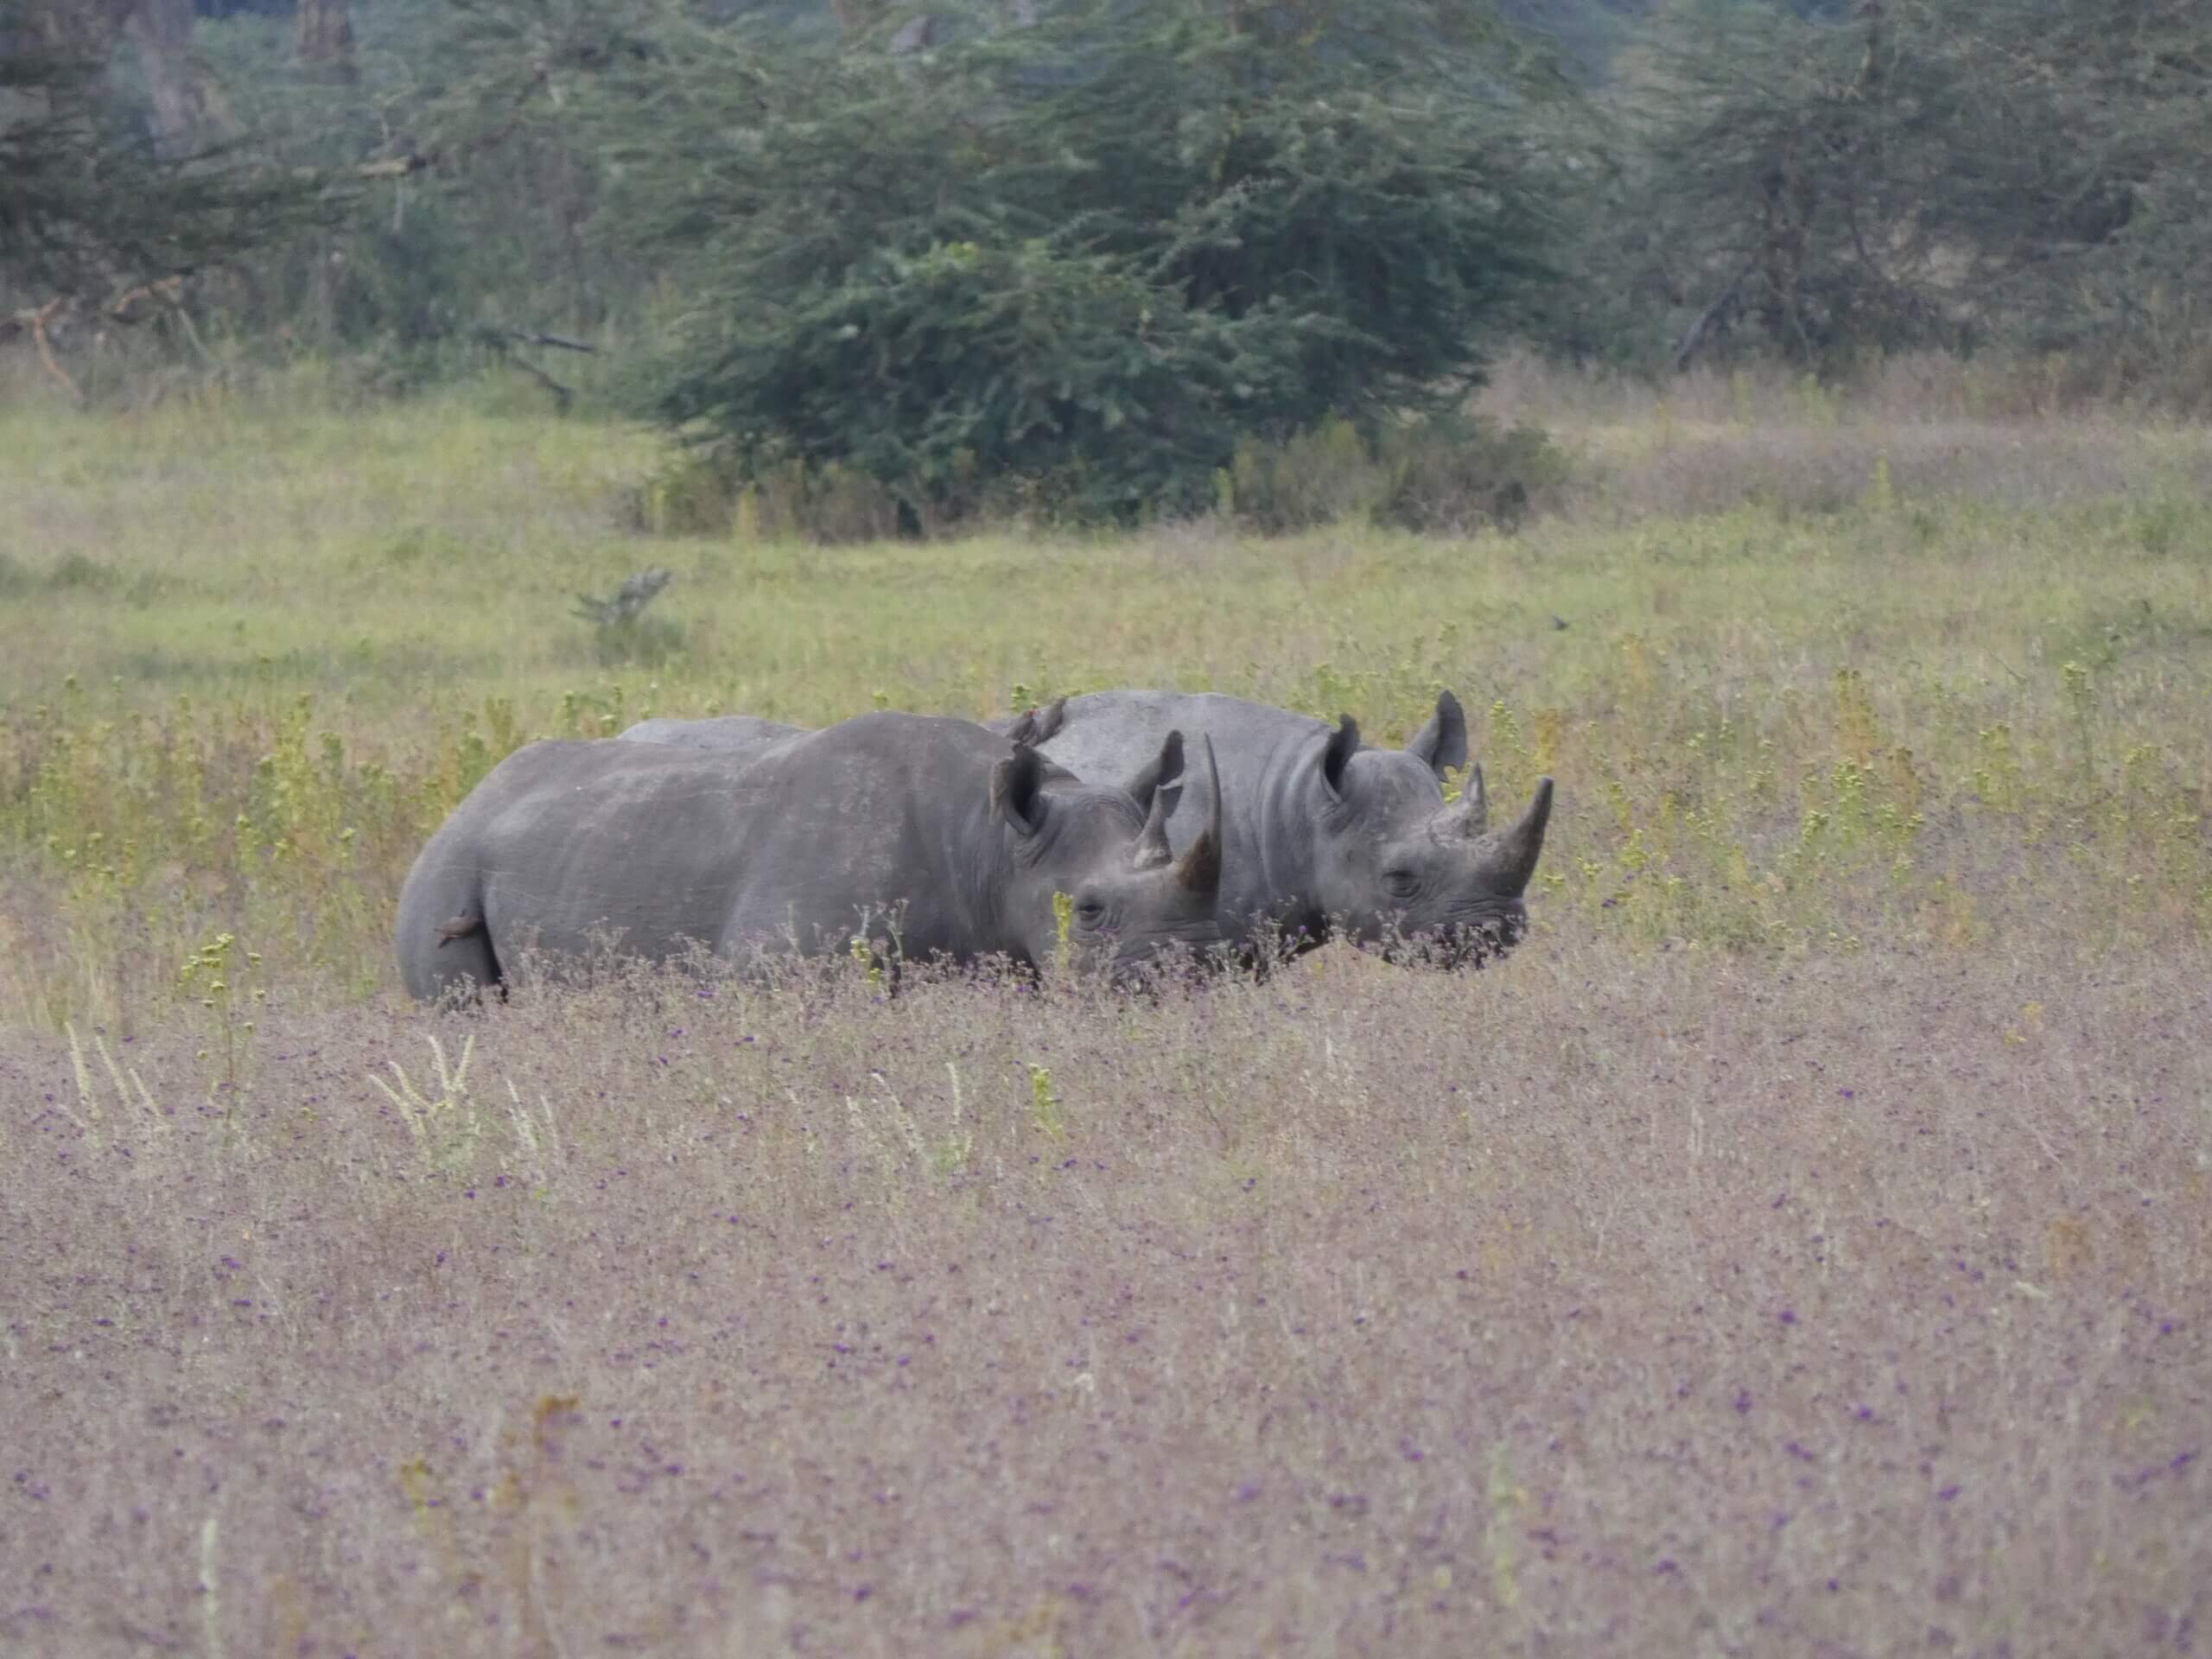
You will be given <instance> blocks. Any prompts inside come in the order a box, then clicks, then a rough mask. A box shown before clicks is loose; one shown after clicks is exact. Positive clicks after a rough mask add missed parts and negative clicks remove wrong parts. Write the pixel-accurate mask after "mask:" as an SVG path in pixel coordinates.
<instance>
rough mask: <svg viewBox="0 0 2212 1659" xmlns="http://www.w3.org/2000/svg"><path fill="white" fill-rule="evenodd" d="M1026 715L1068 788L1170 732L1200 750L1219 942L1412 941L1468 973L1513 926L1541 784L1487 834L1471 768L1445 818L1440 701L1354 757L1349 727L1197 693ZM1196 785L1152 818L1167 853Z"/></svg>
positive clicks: (1444, 708) (1086, 699) (1514, 934)
mask: <svg viewBox="0 0 2212 1659" xmlns="http://www.w3.org/2000/svg"><path fill="white" fill-rule="evenodd" d="M1041 712H1042V714H1043V716H1044V717H1043V718H1042V719H1041V720H1040V721H1037V722H1035V723H1034V724H1033V726H1032V727H1031V728H1029V729H1031V730H1033V731H1035V732H1036V734H1037V735H1036V741H1037V743H1038V746H1039V747H1041V748H1042V749H1043V750H1044V751H1045V753H1046V754H1048V755H1050V756H1051V757H1052V759H1053V760H1057V761H1058V762H1059V763H1060V764H1061V765H1062V766H1066V767H1068V768H1069V769H1071V771H1073V772H1076V773H1077V775H1078V776H1086V777H1089V776H1103V777H1119V776H1123V775H1126V774H1127V773H1128V772H1130V771H1132V770H1133V769H1134V768H1135V767H1136V766H1141V765H1142V764H1143V762H1144V760H1145V758H1146V756H1147V754H1148V753H1156V752H1157V751H1158V749H1159V747H1160V739H1161V737H1162V736H1163V735H1164V734H1166V732H1168V731H1170V730H1180V731H1182V732H1184V733H1185V734H1186V735H1187V736H1188V737H1189V738H1190V739H1191V740H1192V741H1197V740H1198V738H1199V737H1200V736H1201V735H1203V736H1205V737H1206V738H1208V739H1210V740H1211V742H1212V744H1213V747H1214V749H1215V751H1216V753H1217V754H1218V756H1219V757H1220V776H1221V786H1222V789H1223V791H1224V792H1225V794H1226V796H1227V800H1226V801H1225V803H1224V812H1223V817H1222V822H1223V829H1224V841H1223V854H1224V868H1225V872H1226V873H1225V874H1224V879H1223V883H1222V890H1221V925H1222V931H1223V932H1224V934H1225V935H1226V936H1227V937H1228V938H1229V939H1230V941H1231V942H1232V943H1235V944H1243V945H1249V944H1252V943H1253V942H1254V941H1255V939H1256V938H1258V937H1259V936H1260V935H1261V934H1262V933H1265V932H1268V931H1273V930H1279V931H1280V933H1281V937H1282V938H1283V940H1284V942H1285V943H1286V944H1288V945H1289V946H1290V947H1291V948H1294V949H1297V950H1306V949H1311V948H1312V947H1313V946H1314V945H1316V944H1319V943H1320V942H1321V941H1322V940H1323V939H1324V938H1327V937H1328V936H1329V934H1330V933H1331V932H1332V931H1336V930H1338V928H1341V929H1343V930H1344V931H1349V932H1350V933H1351V935H1352V936H1353V937H1354V938H1358V939H1360V940H1362V941H1364V942H1385V943H1388V942H1391V941H1394V940H1402V939H1406V938H1414V937H1421V936H1426V937H1427V939H1428V940H1429V941H1430V944H1431V949H1432V950H1435V951H1436V952H1437V953H1438V954H1439V955H1440V956H1442V957H1445V958H1446V959H1447V960H1450V959H1462V960H1475V961H1479V960H1480V959H1481V958H1482V957H1484V956H1487V955H1491V954H1494V953H1496V952H1497V951H1499V950H1503V949H1508V948H1510V947H1511V946H1512V945H1513V944H1516V943H1517V942H1518V941H1519V939H1520V938H1521V936H1522V933H1523V932H1524V931H1526V929H1527V925H1528V915H1527V911H1526V909H1525V907H1524V906H1523V901H1522V895H1523V894H1524V893H1526V891H1527V889H1528V885H1529V878H1530V877H1531V876H1532V875H1533V874H1535V868H1536V861H1537V857H1538V855H1540V854H1541V851H1542V849H1543V839H1544V829H1545V825H1546V823H1547V822H1548V819H1549V817H1550V814H1551V801H1552V780H1551V779H1548V778H1546V779H1542V780H1541V782H1540V783H1539V784H1538V785H1537V786H1536V794H1535V800H1534V802H1533V803H1532V804H1530V805H1529V809H1528V810H1527V811H1526V812H1525V813H1524V814H1523V815H1522V817H1521V818H1520V820H1519V821H1518V822H1517V823H1514V824H1512V825H1510V826H1509V827H1507V828H1506V829H1502V830H1497V831H1493V830H1491V828H1490V825H1489V822H1488V816H1487V802H1486V800H1485V799H1484V794H1483V788H1482V770H1481V768H1480V767H1477V768H1475V769H1474V770H1473V771H1472V772H1470V773H1469V774H1468V776H1467V779H1466V786H1465V791H1464V792H1463V796H1462V798H1461V799H1460V800H1459V801H1457V802H1454V803H1452V804H1448V805H1447V804H1446V802H1445V799H1444V792H1443V789H1442V787H1441V785H1440V778H1441V777H1442V775H1443V774H1444V772H1446V769H1447V768H1452V767H1457V766H1464V765H1465V763H1466V760H1467V736H1466V720H1465V716H1464V715H1463V714H1462V713H1461V711H1460V708H1459V700H1458V699H1457V698H1456V697H1454V696H1452V694H1451V693H1450V692H1448V691H1446V692H1445V693H1444V694H1443V695H1442V696H1440V697H1439V698H1438V699H1437V703H1436V710H1435V713H1434V714H1433V715H1432V716H1431V717H1430V719H1429V721H1428V722H1427V724H1426V725H1425V726H1423V727H1422V728H1421V731H1420V732H1419V733H1418V734H1416V735H1415V736H1414V740H1413V741H1412V742H1410V743H1409V744H1408V745H1407V746H1406V747H1405V748H1403V749H1371V748H1364V747H1361V746H1360V742H1359V730H1358V728H1357V726H1356V725H1354V724H1353V722H1352V721H1351V717H1350V716H1349V715H1347V716H1344V718H1343V719H1342V721H1341V722H1340V723H1339V725H1338V727H1336V728H1334V729H1333V730H1332V728H1330V727H1329V726H1328V725H1327V724H1326V723H1325V721H1319V720H1313V719H1309V718H1307V717H1306V715H1294V714H1292V713H1290V712H1288V711H1287V710H1286V709H1274V708H1270V707H1268V705H1266V704H1264V703H1256V702H1245V701H1243V699H1242V698H1237V697H1226V696H1214V695H1211V694H1185V693H1179V692H1166V691H1100V692H1094V693H1091V694H1090V695H1089V696H1078V697H1071V698H1070V699H1068V700H1067V702H1066V703H1065V707H1064V708H1063V707H1060V706H1058V705H1051V706H1049V707H1048V709H1046V710H1045V711H1041ZM1022 718H1023V719H1025V720H1027V719H1028V718H1029V717H1028V716H1023V717H1022ZM995 724H997V725H998V726H999V727H1000V728H1001V729H1008V730H1010V729H1013V728H1014V722H1012V721H999V722H995ZM1207 785H1208V780H1207V779H1204V778H1197V779H1192V780H1191V783H1190V785H1189V787H1188V788H1186V789H1185V790H1184V791H1182V793H1181V798H1180V799H1179V801H1178V803H1177V804H1176V806H1175V810H1174V811H1173V814H1172V815H1171V816H1170V817H1169V818H1168V821H1167V833H1168V838H1169V840H1170V841H1171V842H1173V843H1174V844H1175V845H1177V846H1180V845H1182V843H1183V842H1184V841H1185V838H1187V837H1189V836H1193V835H1195V834H1196V833H1197V830H1198V826H1199V825H1201V824H1203V823H1206V822H1207V820H1208V817H1209V816H1210V814H1211V808H1212V803H1211V801H1210V800H1209V799H1208V798H1207Z"/></svg>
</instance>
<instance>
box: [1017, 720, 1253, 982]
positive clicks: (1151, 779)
mask: <svg viewBox="0 0 2212 1659" xmlns="http://www.w3.org/2000/svg"><path fill="white" fill-rule="evenodd" d="M1205 748H1206V768H1207V772H1208V775H1209V778H1210V779H1211V781H1212V782H1213V783H1214V788H1213V790H1212V791H1211V800H1212V808H1211V811H1210V813H1209V815H1208V818H1207V822H1206V827H1205V829H1204V831H1202V832H1201V833H1200V835H1199V836H1198V838H1197V839H1196V840H1195V841H1193V842H1191V844H1190V845H1189V846H1188V847H1187V848H1186V849H1185V850H1184V853H1183V855H1182V856H1181V857H1180V858H1178V857H1176V856H1175V854H1174V851H1173V849H1172V848H1171V847H1170V846H1169V845H1168V841H1167V819H1168V816H1169V815H1170V814H1171V813H1172V812H1173V811H1174V810H1175V804H1176V802H1177V801H1178V800H1179V798H1180V797H1181V794H1182V787H1183V734H1182V733H1180V732H1179V731H1171V732H1170V733H1168V734H1167V737H1166V741H1165V742H1164V743H1162V744H1161V745H1160V753H1159V754H1158V756H1157V757H1155V758H1154V760H1151V761H1149V762H1147V764H1146V765H1145V766H1144V767H1143V768H1142V769H1141V771H1139V772H1138V773H1137V774H1136V776H1135V777H1134V778H1132V779H1129V780H1128V783H1127V784H1126V785H1123V786H1122V787H1119V788H1115V787H1109V786H1103V785H1094V784H1086V783H1084V781H1083V780H1082V779H1077V778H1076V777H1075V776H1074V775H1073V774H1071V772H1067V771H1066V770H1065V768H1063V767H1060V766H1055V765H1053V764H1052V762H1051V761H1050V760H1046V758H1045V757H1044V756H1043V755H1042V754H1040V753H1038V752H1037V751H1036V750H1035V749H1033V748H1032V747H1029V746H1028V744H1027V743H1023V742H1017V743H1015V745H1014V753H1013V754H1012V756H1010V757H1009V758H1008V759H1007V760H1001V761H1000V762H998V763H997V765H996V766H994V767H993V768H992V772H991V811H992V815H993V816H994V817H995V818H996V819H997V821H998V822H999V823H1000V824H1001V826H1003V829H1004V830H1005V833H1006V835H1007V838H1008V842H1009V844H1010V847H1011V849H1012V853H1013V868H1012V871H1011V873H1010V874H1009V875H1008V878H1007V883H1008V885H1007V890H1006V891H1005V892H1004V893H1002V894H1001V903H1002V904H1003V906H1004V907H1005V908H1004V913H1005V914H1006V915H1007V917H1008V918H1011V920H1012V923H1013V926H1014V931H1016V932H1017V934H1018V935H1019V936H1020V938H1021V939H1022V941H1023V944H1024V946H1025V948H1026V950H1027V954H1028V957H1029V958H1030V960H1031V961H1033V962H1039V963H1041V962H1046V961H1049V960H1051V959H1052V957H1053V956H1054V955H1055V954H1056V952H1057V951H1058V948H1059V922H1058V916H1057V915H1056V914H1055V912H1054V908H1053V903H1052V898H1053V895H1054V894H1055V893H1065V894H1067V895H1068V898H1069V899H1070V901H1071V913H1070V916H1069V919H1068V934H1067V943H1068V946H1069V951H1070V955H1071V958H1072V960H1073V962H1074V963H1075V964H1077V966H1099V965H1103V966H1104V967H1105V968H1106V969H1107V970H1108V972H1109V976H1111V977H1112V978H1113V979H1114V980H1115V981H1116V982H1119V983H1125V984H1126V983H1129V982H1135V981H1136V980H1139V979H1141V978H1142V977H1143V976H1144V974H1145V972H1146V970H1147V969H1149V968H1150V967H1152V966H1154V964H1155V963H1157V962H1158V961H1159V959H1160V957H1162V956H1163V955H1164V954H1166V953H1169V952H1172V951H1175V950H1187V951H1190V952H1193V953H1196V954H1198V955H1202V956H1204V955H1210V954H1211V952H1212V951H1213V950H1215V948H1216V947H1217V946H1218V945H1219V944H1221V926H1220V923H1219V922H1218V920H1217V915H1216V912H1217V903H1218V900H1219V898H1220V893H1221V849H1222V840H1223V836H1222V827H1221V789H1220V785H1219V779H1220V773H1219V772H1218V771H1217V769H1216V768H1215V765H1214V755H1213V744H1212V742H1211V740H1209V741H1207V743H1206V746H1205Z"/></svg>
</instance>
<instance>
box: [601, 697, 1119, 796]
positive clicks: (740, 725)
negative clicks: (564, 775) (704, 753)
mask: <svg viewBox="0 0 2212 1659" xmlns="http://www.w3.org/2000/svg"><path fill="white" fill-rule="evenodd" d="M1054 707H1055V708H1056V709H1057V707H1058V705H1057V704H1056V705H1054ZM1037 713H1038V711H1036V710H1032V711H1031V713H1030V714H1028V715H1020V716H1014V717H1009V718H1007V719H1006V720H995V721H991V722H990V724H989V725H988V726H986V727H984V728H983V729H984V730H986V731H991V732H999V733H1003V734H1008V739H1009V741H1012V742H1020V743H1029V742H1033V741H1035V740H1034V737H1033V733H1035V732H1036V731H1037V730H1038V729H1039V728H1038V726H1037V722H1036V719H1035V715H1036V714H1037ZM811 730H812V728H810V727H805V726H785V725H783V724H780V723H779V722H778V721H772V720H763V719H761V718H760V716H759V715H709V716H707V717H706V718H704V719H702V720H671V719H667V718H656V719H653V720H641V721H639V722H638V723H637V724H636V725H634V726H632V727H631V728H629V729H628V730H627V731H624V732H618V733H617V734H615V735H616V737H617V738H618V739H619V740H620V741H622V742H625V743H666V744H670V745H672V746H674V747H677V748H683V749H711V750H713V751H715V753H718V754H721V755H724V756H733V757H735V758H736V759H737V760H747V761H749V760H759V759H760V757H761V756H763V755H765V754H766V753H769V752H770V751H771V750H772V749H774V748H776V747H778V746H779V745H780V744H782V743H783V742H785V741H786V740H788V739H791V738H794V737H804V736H806V735H807V734H809V732H810V731H811ZM1046 780H1047V781H1048V782H1050V783H1052V784H1054V785H1061V784H1070V783H1074V782H1076V781H1077V779H1076V775H1075V773H1073V772H1070V771H1069V770H1067V768H1065V766H1058V765H1049V766H1047V767H1046Z"/></svg>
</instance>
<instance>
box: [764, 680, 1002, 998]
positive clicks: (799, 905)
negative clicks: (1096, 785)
mask: <svg viewBox="0 0 2212 1659" xmlns="http://www.w3.org/2000/svg"><path fill="white" fill-rule="evenodd" d="M1002 754H1003V747H1002V745H1001V743H1000V742H999V741H997V740H995V738H994V737H993V736H992V734H989V733H988V732H987V731H985V730H983V729H982V728H981V727H978V726H975V725H973V724H971V723H969V722H968V721H957V720H947V719H940V718H937V717H933V716H929V715H903V714H889V713H884V714H871V715H861V716H860V717H858V718H857V719H855V720H849V721H843V722H842V723H840V724H839V725H836V726H832V727H828V728H824V729H823V730H821V731H818V732H808V733H804V734H801V735H799V736H798V737H796V738H794V739H791V740H790V741H786V742H783V743H779V745H778V746H777V747H775V748H774V749H773V750H772V751H771V752H770V753H767V754H766V755H765V756H764V757H763V758H761V759H760V760H756V761H754V762H753V763H752V764H751V765H749V766H747V767H746V768H745V770H744V772H743V773H742V778H743V781H744V783H745V784H746V785H747V787H748V788H751V789H753V790H755V791H758V792H759V794H760V797H761V798H763V799H764V800H772V802H773V810H772V811H770V812H768V813H766V815H764V816H763V817H760V819H759V820H758V821H757V822H756V823H755V824H754V825H753V833H752V838H751V846H750V851H749V855H748V863H747V870H746V873H745V875H746V879H745V881H744V882H743V884H742V886H741V887H740V888H739V889H738V890H737V891H736V892H735V893H734V895H733V903H732V906H731V908H730V912H729V918H728V924H727V928H726V934H725V938H726V940H727V941H728V943H729V944H731V945H732V946H733V947H734V946H736V945H738V944H741V943H742V944H747V945H750V946H753V947H755V948H760V949H776V948H780V946H781V944H783V943H784V942H785V941H787V939H788V938H789V937H790V936H791V934H794V933H795V934H796V936H797V942H798V946H799V948H800V949H801V950H814V949H817V948H836V945H837V944H838V943H839V942H841V941H842V940H844V939H846V938H849V937H851V935H852V934H853V933H854V932H855V930H856V929H858V928H859V927H861V925H862V924H863V922H864V921H865V923H866V925H867V931H868V935H869V936H870V937H871V938H883V937H887V936H889V935H890V934H891V933H892V931H893V928H892V926H891V925H890V923H889V921H888V920H887V919H886V918H887V916H888V915H890V914H893V913H895V915H896V916H897V918H898V927H897V937H898V938H899V944H900V946H901V948H902V949H903V950H905V951H906V953H907V954H908V955H910V956H912V957H927V956H930V955H933V954H938V953H942V954H944V955H948V956H951V957H961V958H968V957H974V956H976V955H979V954H984V953H988V952H989V951H991V950H997V949H1000V948H1001V940H1000V938H999V936H998V929H997V918H996V915H995V909H994V906H993V904H992V893H993V891H994V887H995V884H996V883H998V882H999V881H1000V880H1002V879H1003V877H1004V874H1005V868H1006V864H1007V858H1006V854H1005V849H1004V843H1003V842H1002V839H1001V837H1000V836H999V835H998V834H997V833H996V831H995V829H994V827H993V825H992V823H991V822H990V818H989V810H988V809H989V799H990V795H989V791H990V769H991V767H992V766H993V765H994V764H995V762H996V761H997V760H1000V759H1001V758H1002Z"/></svg>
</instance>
